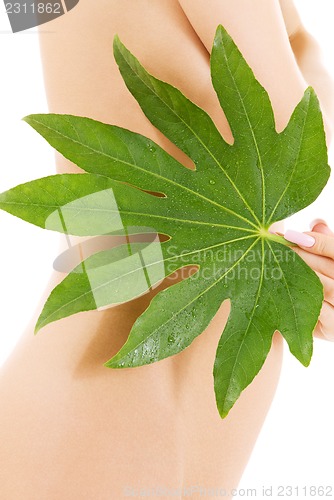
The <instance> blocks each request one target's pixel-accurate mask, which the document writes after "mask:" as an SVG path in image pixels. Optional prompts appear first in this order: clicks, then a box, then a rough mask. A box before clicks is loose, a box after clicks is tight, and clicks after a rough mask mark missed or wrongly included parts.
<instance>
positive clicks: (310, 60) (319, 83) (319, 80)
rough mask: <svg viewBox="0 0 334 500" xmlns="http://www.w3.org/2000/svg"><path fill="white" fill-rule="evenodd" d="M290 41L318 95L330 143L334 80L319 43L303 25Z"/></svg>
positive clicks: (306, 78)
mask: <svg viewBox="0 0 334 500" xmlns="http://www.w3.org/2000/svg"><path fill="white" fill-rule="evenodd" d="M290 43H291V47H292V50H293V52H294V54H295V58H296V61H297V63H298V66H299V68H300V71H301V73H302V75H303V77H304V79H305V80H306V82H307V83H308V84H309V85H311V86H312V87H313V88H314V90H315V91H316V93H317V95H318V98H319V101H320V105H321V108H322V113H323V117H324V122H325V129H326V137H327V144H328V145H329V143H330V141H331V139H332V136H333V130H334V80H333V78H332V77H331V75H330V74H329V72H328V71H327V69H326V67H325V66H324V64H323V61H322V53H321V49H320V46H319V44H318V43H317V41H316V40H315V39H314V38H313V36H311V35H310V34H309V33H308V32H307V31H306V30H305V29H304V28H303V26H301V27H300V28H299V29H298V31H296V33H295V34H294V35H293V36H292V37H291V38H290Z"/></svg>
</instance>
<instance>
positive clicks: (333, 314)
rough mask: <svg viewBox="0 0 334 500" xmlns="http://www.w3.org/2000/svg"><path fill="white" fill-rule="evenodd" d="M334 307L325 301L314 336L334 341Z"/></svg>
mask: <svg viewBox="0 0 334 500" xmlns="http://www.w3.org/2000/svg"><path fill="white" fill-rule="evenodd" d="M333 325H334V307H333V306H332V305H331V304H328V302H326V301H324V302H323V304H322V308H321V313H320V318H319V321H318V323H317V326H316V328H315V330H314V333H313V334H314V336H315V337H317V338H320V339H323V340H329V341H330V342H334V326H333Z"/></svg>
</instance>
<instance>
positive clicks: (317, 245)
mask: <svg viewBox="0 0 334 500" xmlns="http://www.w3.org/2000/svg"><path fill="white" fill-rule="evenodd" d="M284 238H285V239H286V240H288V241H291V242H292V243H296V244H297V245H299V246H300V247H301V248H303V249H304V250H306V251H307V252H310V253H313V254H317V255H323V256H324V257H329V258H331V259H334V236H332V235H328V234H323V233H317V232H316V231H310V232H305V233H300V232H298V231H294V230H291V229H288V230H287V231H285V233H284Z"/></svg>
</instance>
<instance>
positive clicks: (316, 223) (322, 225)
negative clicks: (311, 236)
mask: <svg viewBox="0 0 334 500" xmlns="http://www.w3.org/2000/svg"><path fill="white" fill-rule="evenodd" d="M310 229H311V231H316V232H317V233H323V234H328V235H332V236H334V233H333V231H331V230H330V229H329V227H328V225H327V222H326V221H324V220H323V219H314V220H313V221H312V222H311V223H310Z"/></svg>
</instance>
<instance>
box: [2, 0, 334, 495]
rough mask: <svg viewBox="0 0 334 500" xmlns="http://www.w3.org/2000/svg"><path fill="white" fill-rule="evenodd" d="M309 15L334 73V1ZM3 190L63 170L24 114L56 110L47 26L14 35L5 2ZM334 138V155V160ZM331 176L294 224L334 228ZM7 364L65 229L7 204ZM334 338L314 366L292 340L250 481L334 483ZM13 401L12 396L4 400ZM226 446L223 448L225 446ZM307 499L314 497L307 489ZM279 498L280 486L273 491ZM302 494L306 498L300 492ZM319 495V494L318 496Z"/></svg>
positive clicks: (320, 348) (307, 4) (303, 1)
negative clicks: (44, 57) (45, 63)
mask: <svg viewBox="0 0 334 500" xmlns="http://www.w3.org/2000/svg"><path fill="white" fill-rule="evenodd" d="M295 3H296V5H297V7H298V9H299V11H300V13H301V15H302V18H303V19H304V24H305V25H306V27H307V28H308V29H309V31H310V32H312V33H313V34H314V35H315V37H316V38H317V39H318V41H319V42H320V44H321V46H322V49H323V55H324V60H325V63H326V66H327V68H328V70H329V71H330V72H331V73H332V75H333V77H334V58H333V48H334V31H333V19H334V6H333V2H332V0H317V1H316V2H315V1H314V0H296V2H295ZM0 9H1V10H0V54H1V63H0V64H1V83H0V85H1V92H0V129H1V135H0V164H1V173H0V191H4V190H5V189H8V188H10V187H13V186H15V185H17V184H20V183H22V182H26V181H29V180H32V179H36V178H39V177H44V176H46V175H50V174H54V173H55V168H54V156H53V150H52V148H51V147H50V146H48V144H47V143H46V142H45V141H44V140H43V139H42V138H40V137H39V135H38V134H37V133H36V132H35V131H33V130H32V129H31V128H30V127H29V125H27V124H26V123H25V122H22V121H21V118H22V117H23V116H25V115H28V114H30V113H43V112H48V109H47V104H46V99H45V93H44V86H43V75H42V70H41V63H40V58H39V45H38V34H37V30H35V29H31V30H28V31H26V32H22V33H17V34H15V35H13V34H12V33H11V32H10V27H9V22H8V20H7V17H6V14H5V12H4V7H3V5H2V3H1V5H0ZM333 159H334V146H332V148H331V151H330V160H331V161H330V163H331V164H332V165H334V161H333ZM333 185H334V180H333V178H332V179H331V181H330V183H329V184H328V186H327V187H326V189H325V191H324V192H323V194H322V195H321V196H320V198H319V199H318V200H317V201H316V202H315V203H314V204H313V205H312V206H310V207H308V208H307V209H306V210H304V211H302V212H300V213H299V214H298V215H296V216H294V217H292V218H290V224H289V227H291V228H294V229H297V230H302V231H303V230H304V231H307V230H308V229H309V228H308V223H309V222H310V221H311V220H312V219H314V218H316V217H322V218H325V219H327V221H328V223H329V224H330V225H332V226H333V227H334V211H333V198H334V197H333V194H332V193H333ZM0 227H1V245H0V304H1V314H0V366H1V364H2V363H3V362H4V361H5V360H6V358H7V357H8V355H9V354H10V352H11V351H12V350H13V348H14V347H15V344H16V342H17V341H18V338H19V337H20V335H21V334H22V332H23V329H24V328H25V327H26V325H27V323H28V321H29V319H30V317H31V316H32V314H33V311H34V309H35V308H36V305H37V302H38V300H39V297H40V296H41V293H42V291H43V289H44V286H45V285H46V282H47V279H48V277H49V275H50V272H51V267H52V262H53V259H54V258H55V257H56V255H57V250H58V242H59V235H57V234H55V233H51V232H47V231H44V230H42V229H39V228H36V227H34V226H32V225H30V224H27V223H26V222H23V221H21V220H19V219H17V218H15V217H13V216H10V215H8V214H6V213H3V212H0ZM333 360H334V343H330V342H325V341H321V340H315V343H314V355H313V359H312V362H311V365H310V367H308V368H307V369H306V368H304V367H302V366H301V365H300V364H299V363H298V362H297V361H296V360H295V359H294V358H293V357H292V356H291V355H290V354H289V352H288V349H287V348H286V349H285V359H284V364H283V368H282V375H281V380H280V384H279V388H278V390H277V393H276V397H275V400H274V403H273V405H272V407H271V410H270V412H269V415H268V417H267V420H266V423H265V425H264V427H263V430H262V432H261V434H260V437H259V440H258V442H257V445H256V447H255V450H254V452H253V454H252V457H251V460H250V462H249V465H248V467H247V470H246V472H245V474H244V477H243V479H242V482H241V484H240V488H245V489H246V488H251V487H256V488H257V490H258V497H262V495H261V488H262V485H265V486H267V487H268V486H270V485H276V486H277V485H280V484H281V485H284V486H288V485H291V486H299V488H301V487H302V486H303V485H306V484H307V485H310V484H314V485H330V484H331V485H333V496H334V474H333V469H334V467H333V466H334V460H333V448H334V430H333V426H334V404H333V380H334V363H333ZM0 403H1V404H5V401H1V402H0ZM223 452H224V450H222V453H223ZM299 496H300V497H301V498H307V497H305V496H304V495H303V493H302V491H300V493H299ZM273 498H276V495H275V494H273ZM293 498H296V495H294V497H293ZM313 498H314V497H313Z"/></svg>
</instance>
